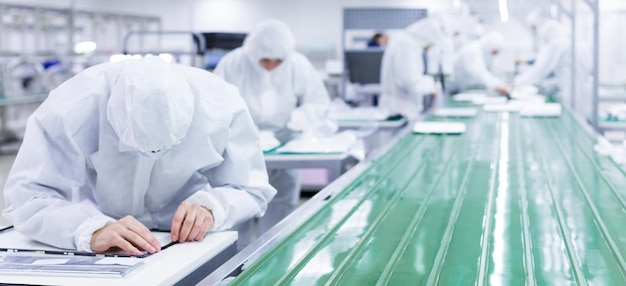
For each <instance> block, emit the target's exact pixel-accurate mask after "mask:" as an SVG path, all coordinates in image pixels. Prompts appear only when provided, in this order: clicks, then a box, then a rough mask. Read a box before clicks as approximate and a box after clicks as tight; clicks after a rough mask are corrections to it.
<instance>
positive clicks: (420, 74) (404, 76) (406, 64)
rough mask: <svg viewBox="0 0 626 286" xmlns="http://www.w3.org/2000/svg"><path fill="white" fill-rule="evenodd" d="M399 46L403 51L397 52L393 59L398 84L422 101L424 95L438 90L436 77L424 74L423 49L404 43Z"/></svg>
mask: <svg viewBox="0 0 626 286" xmlns="http://www.w3.org/2000/svg"><path fill="white" fill-rule="evenodd" d="M399 48H400V49H403V51H401V52H398V53H396V54H395V55H394V57H393V58H392V59H391V60H392V62H393V63H392V65H391V66H392V68H393V69H394V72H393V74H394V75H395V79H394V80H395V82H396V85H398V86H399V87H400V88H402V89H403V90H404V91H405V92H407V93H408V94H411V95H412V96H413V97H415V99H414V100H417V101H418V102H421V100H422V97H423V96H424V95H426V94H432V93H435V91H436V90H435V81H434V79H433V78H432V77H430V76H428V75H424V61H423V60H422V49H421V48H420V47H417V46H415V45H403V46H401V47H399Z"/></svg>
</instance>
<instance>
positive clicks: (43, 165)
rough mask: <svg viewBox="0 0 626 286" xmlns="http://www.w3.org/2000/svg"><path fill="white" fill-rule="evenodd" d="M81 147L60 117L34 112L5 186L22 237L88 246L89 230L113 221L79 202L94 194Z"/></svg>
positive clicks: (9, 215) (8, 205)
mask: <svg viewBox="0 0 626 286" xmlns="http://www.w3.org/2000/svg"><path fill="white" fill-rule="evenodd" d="M44 104H45V103H44ZM40 108H41V107H40ZM77 146H78V145H77V143H76V142H74V141H73V140H72V139H70V138H69V136H67V134H66V130H64V128H63V123H62V121H61V119H59V118H56V117H46V118H43V119H42V118H39V117H37V116H31V117H30V119H29V122H28V126H27V128H26V134H25V137H24V141H23V143H22V146H21V148H20V151H19V153H18V155H17V157H16V159H15V162H14V165H13V168H12V170H11V173H10V174H9V177H8V178H7V184H6V187H5V189H4V196H5V204H6V209H5V210H4V215H5V217H6V218H7V219H8V220H9V221H11V222H12V223H13V224H14V225H15V227H16V230H17V231H19V232H20V233H21V234H23V235H24V236H27V237H30V238H33V239H35V240H37V241H40V242H43V243H46V244H49V245H53V246H56V247H61V248H67V249H78V250H81V251H90V247H89V240H90V239H91V234H92V233H93V232H94V231H95V230H97V229H99V228H101V227H103V226H105V225H106V224H107V223H109V222H113V221H115V220H114V219H113V218H110V217H108V216H105V215H104V214H102V213H101V212H100V211H99V210H98V208H96V207H95V206H94V205H93V204H91V203H89V202H86V201H85V202H81V203H79V202H76V201H77V200H78V199H77V198H78V197H80V196H89V195H90V194H89V191H88V190H87V189H88V188H89V187H86V186H87V185H88V184H87V183H86V182H85V178H86V177H87V176H86V166H85V158H84V157H83V155H82V152H80V150H79V148H78V147H77Z"/></svg>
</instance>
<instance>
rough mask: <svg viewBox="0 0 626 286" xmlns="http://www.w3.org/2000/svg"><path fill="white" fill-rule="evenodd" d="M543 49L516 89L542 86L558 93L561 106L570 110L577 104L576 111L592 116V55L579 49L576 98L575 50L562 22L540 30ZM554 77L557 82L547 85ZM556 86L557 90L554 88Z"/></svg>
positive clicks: (551, 22) (517, 80) (548, 23)
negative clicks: (573, 61)
mask: <svg viewBox="0 0 626 286" xmlns="http://www.w3.org/2000/svg"><path fill="white" fill-rule="evenodd" d="M538 34H539V36H540V39H541V42H542V44H541V49H540V50H539V53H538V54H537V58H536V60H535V62H534V63H533V64H532V65H531V66H530V67H529V68H528V69H526V70H525V71H523V72H522V73H521V74H519V75H518V76H516V77H515V79H514V84H515V85H516V86H525V85H540V87H541V88H542V89H543V90H544V92H547V93H553V92H555V93H556V95H557V97H558V98H560V100H561V102H562V103H563V104H565V105H567V106H572V102H573V103H574V107H575V109H574V110H575V111H576V112H577V113H578V114H580V115H581V116H587V115H588V114H589V112H590V106H591V100H590V99H588V98H589V95H590V94H591V83H590V77H591V71H592V65H591V58H590V55H591V53H590V52H589V50H588V49H587V47H586V46H585V45H583V44H581V43H577V45H576V57H575V61H576V62H575V64H576V67H575V70H576V74H575V79H574V83H575V97H572V93H573V92H574V91H572V77H571V75H572V70H571V67H572V47H571V39H570V34H569V33H568V32H567V30H565V29H564V28H563V27H562V26H561V25H560V23H559V22H557V21H554V20H547V21H545V22H544V23H543V24H542V25H541V27H540V28H539V31H538ZM551 75H553V76H554V80H553V81H550V80H548V81H546V80H547V79H548V78H549V77H550V76H551ZM553 85H554V86H553Z"/></svg>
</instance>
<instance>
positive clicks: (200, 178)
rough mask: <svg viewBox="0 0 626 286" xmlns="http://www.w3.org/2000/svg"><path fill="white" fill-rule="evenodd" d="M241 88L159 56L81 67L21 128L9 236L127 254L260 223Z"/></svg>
mask: <svg viewBox="0 0 626 286" xmlns="http://www.w3.org/2000/svg"><path fill="white" fill-rule="evenodd" d="M259 146H260V145H259V139H258V136H257V131H256V128H255V126H254V123H253V122H252V118H251V116H250V114H249V113H248V111H247V109H246V106H245V103H244V101H243V100H242V99H241V98H240V97H239V96H238V93H237V89H236V88H234V87H233V86H231V85H229V84H226V83H224V82H223V81H222V80H221V79H219V78H217V77H215V76H213V75H212V74H210V73H209V72H207V71H203V70H201V69H197V68H193V67H188V66H182V65H175V64H169V63H165V62H163V61H162V60H161V59H159V58H157V57H152V58H147V59H141V60H126V61H122V62H117V63H107V64H102V65H97V66H95V67H92V68H89V69H87V70H85V71H83V72H81V73H79V74H78V75H76V76H75V77H73V78H72V79H70V80H68V81H66V82H65V83H64V84H62V85H61V86H59V87H58V88H56V89H54V90H53V91H52V92H51V93H50V95H49V97H48V99H47V100H46V101H45V102H44V103H43V104H42V105H41V107H40V108H39V109H37V111H35V113H34V114H33V115H32V116H31V117H30V118H29V121H28V125H27V127H26V134H25V137H24V142H23V143H22V146H21V148H20V151H19V153H18V155H17V157H16V159H15V163H14V165H13V168H12V169H11V172H10V174H9V176H8V178H7V183H6V186H5V189H4V195H5V200H6V209H5V210H4V215H5V216H6V218H7V219H8V220H9V221H11V222H12V223H13V224H14V225H15V228H16V229H17V231H19V232H20V233H22V234H24V235H25V236H27V237H30V238H32V239H34V240H37V241H40V242H43V243H46V244H49V245H53V246H56V247H60V248H66V249H78V250H80V251H94V252H104V251H106V250H108V249H110V248H115V247H117V248H121V249H123V250H125V251H127V252H129V253H131V254H135V255H138V254H141V251H147V252H150V253H154V252H156V251H159V249H160V247H161V246H160V245H159V244H158V241H157V240H156V238H155V237H154V236H153V235H152V234H151V233H150V231H149V229H162V230H170V229H171V239H172V240H173V241H180V242H183V241H197V240H201V239H202V238H203V237H204V235H205V234H206V233H207V231H210V230H215V231H217V230H224V229H229V228H231V227H233V226H234V225H236V224H238V223H240V222H242V221H245V220H247V219H250V218H251V217H254V216H261V215H263V213H264V212H265V210H266V207H267V203H268V201H269V200H270V199H271V198H272V196H273V195H274V194H275V190H274V189H273V188H272V187H271V186H270V185H269V184H268V179H267V175H266V170H265V164H264V161H263V154H262V151H261V149H260V147H259Z"/></svg>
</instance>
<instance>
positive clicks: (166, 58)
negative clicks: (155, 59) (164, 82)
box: [159, 54, 174, 63]
mask: <svg viewBox="0 0 626 286" xmlns="http://www.w3.org/2000/svg"><path fill="white" fill-rule="evenodd" d="M159 58H161V59H162V60H163V61H165V62H166V63H169V62H171V61H172V60H173V59H174V57H173V56H172V55H171V54H159Z"/></svg>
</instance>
